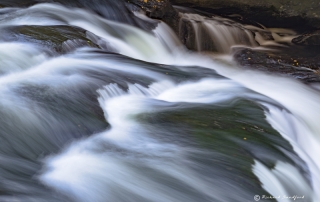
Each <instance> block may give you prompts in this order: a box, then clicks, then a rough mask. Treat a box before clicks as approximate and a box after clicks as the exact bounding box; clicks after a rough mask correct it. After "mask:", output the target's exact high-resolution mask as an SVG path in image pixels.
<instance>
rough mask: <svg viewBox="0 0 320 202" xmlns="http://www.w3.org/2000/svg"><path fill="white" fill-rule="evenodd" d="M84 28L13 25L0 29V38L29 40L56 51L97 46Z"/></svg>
mask: <svg viewBox="0 0 320 202" xmlns="http://www.w3.org/2000/svg"><path fill="white" fill-rule="evenodd" d="M86 32H87V31H85V30H83V29H81V28H77V27H71V26H15V27H10V28H6V29H2V30H1V31H0V33H1V36H0V40H3V41H16V42H31V43H35V44H39V45H41V46H44V47H46V48H49V49H52V50H54V51H56V52H68V51H71V50H74V49H75V48H78V47H82V46H89V47H98V45H97V44H95V43H94V42H92V41H91V40H90V39H88V38H87V35H86Z"/></svg>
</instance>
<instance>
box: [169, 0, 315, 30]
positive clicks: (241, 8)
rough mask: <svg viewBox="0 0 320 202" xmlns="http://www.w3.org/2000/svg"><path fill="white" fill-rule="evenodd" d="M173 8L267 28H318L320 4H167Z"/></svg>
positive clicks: (191, 0)
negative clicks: (238, 18) (233, 17)
mask: <svg viewBox="0 0 320 202" xmlns="http://www.w3.org/2000/svg"><path fill="white" fill-rule="evenodd" d="M170 1H171V3H172V4H173V5H181V6H186V7H189V8H196V9H200V10H203V11H207V12H210V13H215V14H220V15H223V16H229V15H233V14H240V15H241V16H242V18H247V19H249V20H252V21H256V22H260V23H262V24H263V25H265V26H267V27H285V28H296V29H297V30H304V29H306V28H310V27H316V28H320V3H319V1H315V0H305V1H300V0H290V1H288V0H170Z"/></svg>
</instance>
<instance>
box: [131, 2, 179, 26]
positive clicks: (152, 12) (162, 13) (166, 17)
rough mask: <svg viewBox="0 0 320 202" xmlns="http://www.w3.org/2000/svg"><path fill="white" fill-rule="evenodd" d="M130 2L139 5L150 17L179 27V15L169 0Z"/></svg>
mask: <svg viewBox="0 0 320 202" xmlns="http://www.w3.org/2000/svg"><path fill="white" fill-rule="evenodd" d="M128 2H129V3H132V4H134V5H137V6H139V7H140V8H141V9H142V10H144V11H145V12H146V14H147V16H148V17H150V18H154V19H159V20H162V21H164V22H166V23H167V24H168V25H169V26H171V27H172V28H173V29H174V30H176V29H177V28H178V20H179V15H178V12H177V11H176V10H175V9H174V8H173V7H172V5H171V3H170V2H169V0H129V1H128Z"/></svg>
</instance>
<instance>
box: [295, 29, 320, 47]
mask: <svg viewBox="0 0 320 202" xmlns="http://www.w3.org/2000/svg"><path fill="white" fill-rule="evenodd" d="M292 43H295V44H297V45H303V46H320V30H317V31H314V32H311V33H307V34H304V35H301V36H299V37H296V38H294V39H292Z"/></svg>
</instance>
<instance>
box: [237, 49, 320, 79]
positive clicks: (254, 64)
mask: <svg viewBox="0 0 320 202" xmlns="http://www.w3.org/2000/svg"><path fill="white" fill-rule="evenodd" d="M234 59H235V60H236V62H237V63H238V64H239V65H240V66H241V67H243V68H248V69H255V70H261V71H266V72H272V73H278V74H282V75H289V76H291V77H294V78H297V79H300V80H302V81H304V82H320V70H319V67H320V53H319V51H318V50H317V48H313V49H310V48H308V49H306V48H305V47H303V46H290V47H286V48H277V49H274V50H271V51H270V50H268V51H262V50H253V49H249V48H238V49H235V50H234Z"/></svg>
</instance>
